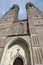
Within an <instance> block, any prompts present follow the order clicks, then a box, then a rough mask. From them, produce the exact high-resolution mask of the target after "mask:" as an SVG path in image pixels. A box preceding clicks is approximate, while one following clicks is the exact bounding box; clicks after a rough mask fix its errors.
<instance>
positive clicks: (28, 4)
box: [26, 2, 35, 9]
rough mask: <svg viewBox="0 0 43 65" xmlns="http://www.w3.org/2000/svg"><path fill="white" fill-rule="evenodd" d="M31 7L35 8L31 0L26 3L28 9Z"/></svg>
mask: <svg viewBox="0 0 43 65" xmlns="http://www.w3.org/2000/svg"><path fill="white" fill-rule="evenodd" d="M29 7H34V8H35V6H34V5H33V4H32V3H31V2H29V3H27V4H26V9H28V8H29Z"/></svg>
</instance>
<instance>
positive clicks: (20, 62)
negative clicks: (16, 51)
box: [13, 57, 23, 65]
mask: <svg viewBox="0 0 43 65" xmlns="http://www.w3.org/2000/svg"><path fill="white" fill-rule="evenodd" d="M13 65H23V60H22V59H21V58H19V57H18V58H16V59H15V61H14V63H13Z"/></svg>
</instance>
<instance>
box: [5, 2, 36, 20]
mask: <svg viewBox="0 0 43 65" xmlns="http://www.w3.org/2000/svg"><path fill="white" fill-rule="evenodd" d="M31 7H35V6H34V5H33V4H32V3H31V2H29V3H27V4H26V10H27V12H28V9H29V8H31ZM18 12H19V6H18V5H13V6H12V7H11V8H10V10H9V11H8V12H7V13H8V17H12V18H13V17H14V21H18ZM7 13H6V14H7ZM5 18H6V16H5Z"/></svg>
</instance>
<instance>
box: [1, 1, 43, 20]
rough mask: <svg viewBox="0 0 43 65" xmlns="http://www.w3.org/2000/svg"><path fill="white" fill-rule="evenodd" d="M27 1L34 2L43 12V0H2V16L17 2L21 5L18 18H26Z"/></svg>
mask: <svg viewBox="0 0 43 65" xmlns="http://www.w3.org/2000/svg"><path fill="white" fill-rule="evenodd" d="M27 2H32V3H33V4H34V5H35V6H36V7H38V8H39V9H40V10H41V11H42V12H43V0H0V18H1V17H2V16H3V15H4V14H5V13H6V12H7V11H8V10H9V9H10V8H11V7H12V5H14V4H17V5H18V6H19V16H18V19H19V20H22V19H26V8H25V5H26V3H27ZM24 13H25V14H24Z"/></svg>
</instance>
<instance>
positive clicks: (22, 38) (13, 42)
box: [0, 2, 43, 65]
mask: <svg viewBox="0 0 43 65" xmlns="http://www.w3.org/2000/svg"><path fill="white" fill-rule="evenodd" d="M26 11H27V19H25V20H18V12H19V7H18V5H13V6H12V7H11V8H10V9H9V11H7V12H6V13H5V15H4V16H3V17H2V18H1V19H0V64H1V65H43V14H42V12H41V11H40V10H39V9H38V8H37V7H35V6H34V5H33V4H32V3H31V2H29V3H27V4H26Z"/></svg>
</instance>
